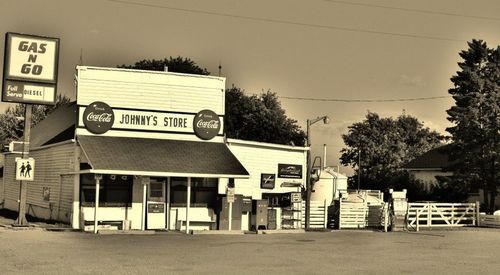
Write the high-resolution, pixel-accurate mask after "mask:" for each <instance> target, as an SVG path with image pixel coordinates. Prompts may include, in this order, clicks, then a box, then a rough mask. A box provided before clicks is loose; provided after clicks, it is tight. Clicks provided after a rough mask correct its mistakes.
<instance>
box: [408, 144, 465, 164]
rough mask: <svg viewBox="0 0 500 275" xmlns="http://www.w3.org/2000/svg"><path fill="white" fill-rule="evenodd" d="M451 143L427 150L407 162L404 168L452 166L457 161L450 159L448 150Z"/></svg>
mask: <svg viewBox="0 0 500 275" xmlns="http://www.w3.org/2000/svg"><path fill="white" fill-rule="evenodd" d="M450 148H451V145H449V144H447V145H443V146H440V147H437V148H434V149H432V150H429V151H427V152H426V153H424V154H423V155H421V156H420V157H417V158H415V159H414V160H412V161H410V162H409V163H408V164H406V165H405V166H404V167H403V168H404V169H408V170H419V169H433V170H434V169H436V170H443V169H446V168H450V167H451V166H452V165H454V164H455V161H452V160H450V157H449V153H448V151H449V150H450Z"/></svg>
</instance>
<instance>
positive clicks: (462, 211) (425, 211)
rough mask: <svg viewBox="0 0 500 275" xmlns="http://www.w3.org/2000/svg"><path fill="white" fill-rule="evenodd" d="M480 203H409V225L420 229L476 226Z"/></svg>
mask: <svg viewBox="0 0 500 275" xmlns="http://www.w3.org/2000/svg"><path fill="white" fill-rule="evenodd" d="M478 211H479V204H478V203H433V202H426V203H408V214H407V224H408V227H409V228H414V229H416V230H418V229H419V227H429V228H430V227H458V226H471V225H472V226H474V225H476V219H477V218H478Z"/></svg>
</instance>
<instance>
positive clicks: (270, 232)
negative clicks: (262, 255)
mask: <svg viewBox="0 0 500 275" xmlns="http://www.w3.org/2000/svg"><path fill="white" fill-rule="evenodd" d="M302 233H306V231H305V230H304V229H286V230H280V229H278V230H259V231H258V232H257V234H302Z"/></svg>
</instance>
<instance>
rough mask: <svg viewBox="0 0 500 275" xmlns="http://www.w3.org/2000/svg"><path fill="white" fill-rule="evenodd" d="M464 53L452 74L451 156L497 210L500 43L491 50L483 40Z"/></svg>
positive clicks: (465, 178) (463, 175)
mask: <svg viewBox="0 0 500 275" xmlns="http://www.w3.org/2000/svg"><path fill="white" fill-rule="evenodd" d="M468 46H469V48H468V49H467V50H464V51H462V52H460V57H461V58H462V59H463V62H459V63H458V65H459V67H460V71H458V72H457V73H456V75H454V76H452V78H451V81H452V82H453V85H454V87H453V88H451V89H449V91H448V92H449V93H450V94H451V95H452V96H453V99H454V100H455V105H454V106H452V107H451V108H450V109H449V110H448V111H447V113H448V120H449V121H451V122H452V123H453V124H454V126H452V127H449V128H447V129H446V130H447V131H448V132H449V133H450V134H451V136H452V141H453V148H452V150H451V151H450V155H451V157H452V158H453V159H455V160H457V161H458V163H459V164H458V165H457V166H456V167H455V171H454V174H455V176H456V177H458V178H460V179H462V180H463V181H465V182H469V183H470V184H472V185H473V186H475V187H479V188H482V189H483V191H484V203H485V204H486V205H487V207H488V208H489V211H490V212H492V211H494V207H495V197H496V195H497V194H498V187H499V185H500V184H499V181H498V178H499V177H498V176H499V173H500V165H499V157H498V154H499V151H500V143H499V142H500V138H499V136H500V128H499V125H500V46H498V47H497V48H496V49H490V48H488V46H487V45H486V43H485V42H483V41H481V40H472V42H468Z"/></svg>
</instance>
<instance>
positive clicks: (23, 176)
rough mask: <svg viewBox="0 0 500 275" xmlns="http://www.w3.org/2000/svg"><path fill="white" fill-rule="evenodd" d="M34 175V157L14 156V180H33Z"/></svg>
mask: <svg viewBox="0 0 500 275" xmlns="http://www.w3.org/2000/svg"><path fill="white" fill-rule="evenodd" d="M34 176H35V159H34V158H16V180H26V181H33V180H34Z"/></svg>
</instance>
